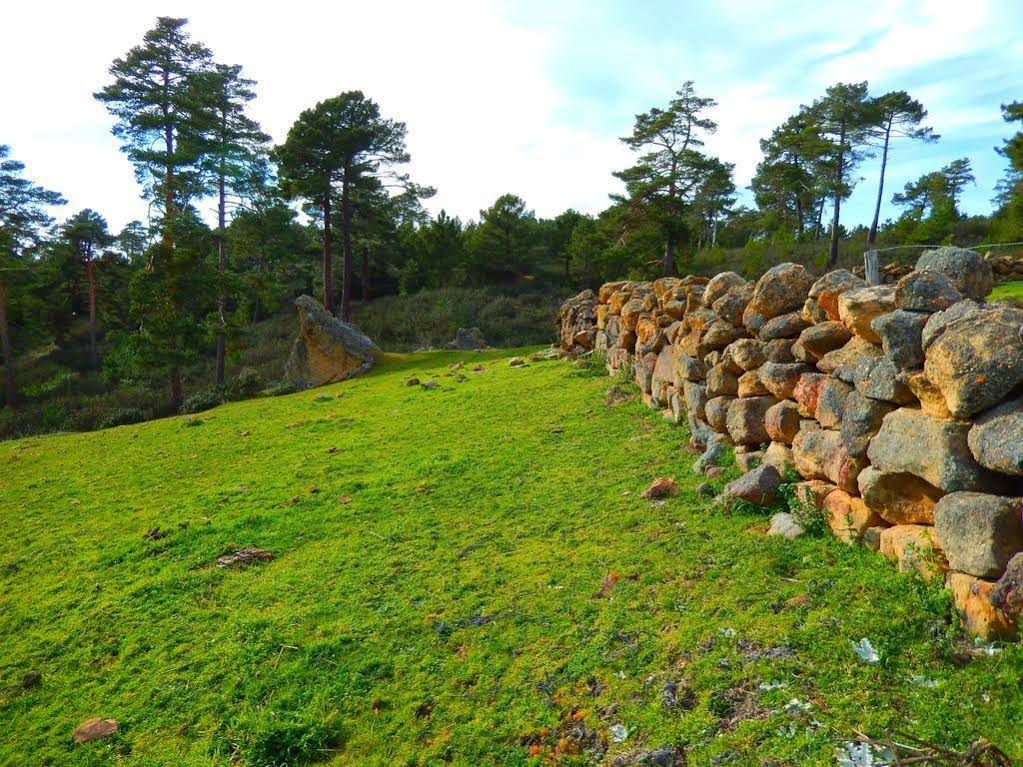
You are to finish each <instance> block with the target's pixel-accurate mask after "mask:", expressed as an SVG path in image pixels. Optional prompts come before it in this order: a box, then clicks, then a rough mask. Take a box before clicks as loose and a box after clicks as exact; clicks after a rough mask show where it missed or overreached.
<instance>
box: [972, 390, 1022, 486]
mask: <svg viewBox="0 0 1023 767" xmlns="http://www.w3.org/2000/svg"><path fill="white" fill-rule="evenodd" d="M968 441H969V445H970V451H971V452H972V453H973V457H974V458H976V459H977V463H979V464H980V465H981V466H984V467H986V468H988V469H991V471H997V472H998V473H1000V474H1010V475H1013V476H1023V397H1021V398H1019V399H1014V400H1011V401H1009V402H1003V403H1002V404H1001V405H999V406H998V407H995V408H992V409H991V410H988V411H987V412H986V413H984V414H983V415H981V416H980V417H979V418H977V420H976V422H975V423H974V424H973V427H972V428H971V429H970V433H969V436H968Z"/></svg>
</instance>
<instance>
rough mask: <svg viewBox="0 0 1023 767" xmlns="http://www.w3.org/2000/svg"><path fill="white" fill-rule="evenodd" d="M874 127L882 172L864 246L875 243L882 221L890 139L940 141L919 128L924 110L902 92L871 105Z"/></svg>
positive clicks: (888, 94) (925, 115) (929, 129)
mask: <svg viewBox="0 0 1023 767" xmlns="http://www.w3.org/2000/svg"><path fill="white" fill-rule="evenodd" d="M874 106H875V109H876V119H877V124H876V125H875V126H874V130H873V136H874V138H875V139H876V140H877V141H880V143H881V172H880V174H879V175H878V182H877V202H876V204H875V205H874V220H873V221H872V222H871V224H870V233H869V234H868V235H867V244H868V245H873V244H874V243H875V242H877V226H878V221H879V219H880V218H881V200H882V198H883V196H884V176H885V170H886V169H887V167H888V149H889V146H890V145H891V141H892V139H895V138H908V139H914V140H916V141H937V140H938V139H939V138H940V137H939V136H938V135H937V134H936V133H934V131H933V129H931V128H928V127H923V126H921V125H920V123H922V122H923V121H924V118H925V117H927V110H926V109H924V107H923V104H921V103H920V102H919V101H914V100H913V99H912V98H910V96H909V94H908V93H906V92H905V91H892V92H891V93H886V94H884V95H883V96H880V97H879V98H877V99H876V100H875V102H874Z"/></svg>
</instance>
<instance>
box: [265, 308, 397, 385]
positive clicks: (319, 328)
mask: <svg viewBox="0 0 1023 767" xmlns="http://www.w3.org/2000/svg"><path fill="white" fill-rule="evenodd" d="M295 307H296V308H297V309H298V336H297V337H296V338H295V343H294V344H293V345H292V347H291V355H290V356H289V357H288V361H287V363H286V365H285V367H284V378H285V380H286V381H287V382H288V383H289V384H291V386H292V387H294V388H295V389H309V388H312V387H314V386H324V385H326V384H329V383H336V382H337V381H344V380H345V379H347V378H352V377H354V376H358V375H362V374H363V373H365V372H366V371H367V370H369V369H370V368H371V367H373V363H374V362H376V359H377V357H378V356H379V354H380V350H379V349H378V348H377V347H376V344H374V343H373V342H372V341H370V340H369V337H367V336H366V335H365V334H364V333H363V332H362V331H361V330H359V329H358V328H356V327H355V326H354V325H349V324H348V323H346V322H342V321H341V320H339V319H338V318H337V317H335V316H333V315H332V314H331V313H330V312H328V311H327V310H326V309H324V308H323V306H322V305H321V304H320V303H319V302H318V301H316V299H314V298H312V297H311V296H299V297H298V298H296V299H295Z"/></svg>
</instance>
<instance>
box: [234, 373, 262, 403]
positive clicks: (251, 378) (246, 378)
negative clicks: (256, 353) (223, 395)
mask: <svg viewBox="0 0 1023 767" xmlns="http://www.w3.org/2000/svg"><path fill="white" fill-rule="evenodd" d="M265 388H266V381H265V380H264V379H263V376H262V375H260V373H259V371H258V370H255V369H253V368H242V369H241V371H240V372H239V373H238V375H236V376H235V377H234V378H233V379H231V381H230V383H228V385H227V398H228V399H230V400H239V399H250V398H252V397H255V396H256V395H257V394H259V393H260V392H261V391H263V389H265Z"/></svg>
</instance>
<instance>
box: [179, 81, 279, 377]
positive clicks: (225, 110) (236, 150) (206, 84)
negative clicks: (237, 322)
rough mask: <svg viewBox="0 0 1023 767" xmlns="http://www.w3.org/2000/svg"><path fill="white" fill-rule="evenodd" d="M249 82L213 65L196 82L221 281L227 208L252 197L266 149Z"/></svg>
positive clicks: (221, 330)
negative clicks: (251, 107) (249, 110)
mask: <svg viewBox="0 0 1023 767" xmlns="http://www.w3.org/2000/svg"><path fill="white" fill-rule="evenodd" d="M254 85H255V82H254V81H253V80H248V79H246V78H244V77H242V68H241V67H240V66H227V65H225V64H217V65H215V66H214V68H213V70H212V71H210V72H208V73H203V74H202V75H201V76H200V77H198V78H196V86H195V87H196V89H197V91H198V93H197V95H196V101H197V102H200V103H203V104H204V106H205V109H203V110H202V111H201V114H203V115H204V116H205V118H206V120H207V122H206V124H205V125H203V126H202V133H203V141H204V146H203V157H202V161H201V164H202V167H203V170H204V171H205V172H206V174H207V178H209V179H210V180H211V181H212V186H213V187H214V188H215V191H216V196H217V231H216V240H217V270H218V272H219V274H220V277H221V282H222V283H223V282H224V281H225V278H226V273H227V213H228V206H229V205H231V206H233V205H236V204H238V203H239V202H241V201H243V200H245V199H247V198H249V197H251V196H252V193H253V189H254V186H255V185H257V184H258V180H259V179H260V178H261V177H262V175H263V173H264V171H263V169H262V167H261V164H262V163H264V162H265V155H266V145H267V143H268V142H269V141H270V137H269V136H267V135H266V134H265V133H263V132H262V130H261V129H260V127H259V123H257V122H256V121H255V120H253V119H252V118H250V117H249V116H248V115H247V114H246V113H245V108H246V105H247V104H248V103H249V102H250V101H252V99H254V98H255V97H256V94H255V92H254V91H253V90H252V87H253V86H254ZM217 326H218V327H217V341H216V344H217V351H216V381H217V383H218V384H222V383H223V382H224V364H225V352H226V345H227V297H226V295H225V293H224V291H223V290H221V291H220V295H218V297H217Z"/></svg>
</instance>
